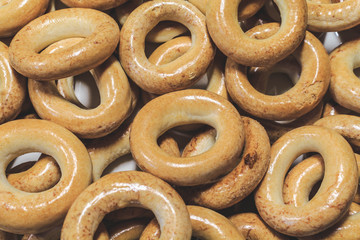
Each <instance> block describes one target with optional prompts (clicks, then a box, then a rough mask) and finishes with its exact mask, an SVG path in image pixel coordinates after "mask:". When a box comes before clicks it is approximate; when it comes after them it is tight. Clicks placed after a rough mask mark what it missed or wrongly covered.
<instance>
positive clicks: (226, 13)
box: [206, 0, 307, 66]
mask: <svg viewBox="0 0 360 240" xmlns="http://www.w3.org/2000/svg"><path fill="white" fill-rule="evenodd" d="M240 2H241V0H212V1H209V2H208V5H207V8H206V22H207V26H208V29H209V33H210V35H211V38H212V40H213V41H214V42H215V44H216V46H217V47H218V48H219V49H220V50H221V51H222V52H223V53H224V54H225V55H226V56H228V57H229V58H231V59H233V60H234V61H235V62H237V63H239V64H242V65H245V66H266V65H269V64H271V63H274V62H278V61H280V60H282V59H284V58H285V57H286V56H288V55H289V54H290V53H292V52H293V51H294V50H295V49H296V48H297V47H298V46H299V45H300V43H301V41H302V40H303V39H304V36H305V30H306V26H307V25H306V22H307V8H306V2H305V0H292V1H284V0H276V3H277V5H278V7H279V8H280V11H281V13H282V15H283V16H282V17H283V19H284V21H283V22H282V24H281V27H280V29H279V31H277V32H276V33H275V34H274V35H272V36H269V38H266V39H260V40H259V39H253V38H249V37H248V36H246V35H245V34H244V32H243V30H242V29H241V28H240V26H239V23H238V16H237V14H238V12H237V9H238V5H239V4H240Z"/></svg>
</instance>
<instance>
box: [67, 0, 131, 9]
mask: <svg viewBox="0 0 360 240" xmlns="http://www.w3.org/2000/svg"><path fill="white" fill-rule="evenodd" d="M127 1H128V0H105V1H104V0H101V1H100V0H92V1H85V0H61V2H63V3H64V4H65V5H66V6H68V7H71V8H92V9H97V10H109V9H111V8H115V7H117V6H120V5H121V4H124V3H125V2H127Z"/></svg>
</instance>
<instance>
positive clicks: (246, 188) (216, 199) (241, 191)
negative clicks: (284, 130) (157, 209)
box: [179, 117, 270, 209]
mask: <svg viewBox="0 0 360 240" xmlns="http://www.w3.org/2000/svg"><path fill="white" fill-rule="evenodd" d="M242 121H243V124H244V128H245V147H244V150H243V153H242V157H241V160H240V163H239V164H238V165H237V166H236V167H235V168H234V169H233V170H232V171H231V172H230V173H229V174H227V175H226V176H224V177H223V178H222V179H220V180H219V181H218V182H216V183H214V184H211V185H205V186H199V187H193V188H182V189H180V190H179V191H180V194H181V195H182V196H183V198H184V200H185V202H190V203H191V204H197V205H200V206H204V207H208V208H211V209H224V208H227V207H230V206H232V205H234V204H236V203H238V202H240V201H241V200H243V199H244V198H245V197H247V196H248V195H249V194H250V193H251V192H252V191H253V190H254V189H255V188H256V186H257V185H258V184H259V183H260V181H261V180H262V178H263V177H264V175H265V173H266V170H267V168H268V166H269V158H270V142H269V138H268V136H267V134H266V131H265V129H264V128H263V127H262V126H261V125H260V124H259V123H258V122H256V121H255V120H253V119H251V118H248V117H242ZM215 136H216V132H215V131H214V129H211V130H210V131H207V132H205V133H203V134H200V135H197V136H195V137H194V138H192V139H191V141H190V142H189V144H188V145H186V147H185V149H184V151H183V155H182V157H191V156H195V155H197V154H200V153H202V152H205V151H206V150H208V149H209V148H211V146H212V145H213V143H214V142H215V141H216V140H215ZM207 138H212V139H210V140H208V139H207ZM203 142H205V143H203Z"/></svg>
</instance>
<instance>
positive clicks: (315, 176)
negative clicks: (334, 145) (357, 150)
mask: <svg viewBox="0 0 360 240" xmlns="http://www.w3.org/2000/svg"><path fill="white" fill-rule="evenodd" d="M356 160H357V164H358V166H359V163H360V156H359V155H357V156H356ZM323 176H324V163H323V160H322V158H321V157H320V156H319V155H315V156H312V157H310V158H307V159H305V160H303V161H302V162H300V163H299V164H297V165H296V166H295V167H294V168H292V169H291V171H290V172H289V174H288V175H287V177H286V179H285V185H284V189H283V196H284V201H285V202H286V203H287V204H292V205H294V206H301V205H304V204H306V203H307V202H308V201H309V195H310V192H311V190H312V189H313V187H314V185H315V184H316V183H317V182H319V181H321V179H322V178H323ZM354 211H355V212H354ZM359 220H360V206H359V205H357V204H356V203H351V205H350V209H349V213H348V214H346V215H345V216H344V217H343V218H342V219H339V221H338V223H336V224H335V225H334V226H332V227H331V228H329V229H327V230H325V231H324V232H321V233H319V234H316V235H313V236H311V237H309V238H306V237H305V238H301V239H304V240H305V239H327V240H330V239H356V238H357V237H358V236H359V234H360V222H359Z"/></svg>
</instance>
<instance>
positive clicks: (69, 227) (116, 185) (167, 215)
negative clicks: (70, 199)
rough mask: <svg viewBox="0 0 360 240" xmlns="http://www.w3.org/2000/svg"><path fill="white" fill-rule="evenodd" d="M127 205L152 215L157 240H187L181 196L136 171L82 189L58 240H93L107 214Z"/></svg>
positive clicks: (188, 226)
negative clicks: (157, 227)
mask: <svg viewBox="0 0 360 240" xmlns="http://www.w3.org/2000/svg"><path fill="white" fill-rule="evenodd" d="M129 206H137V207H145V208H147V209H150V210H152V211H153V212H154V214H155V216H156V218H157V219H158V220H159V222H160V225H161V237H160V239H163V240H165V239H179V240H180V239H184V240H185V239H189V240H190V237H191V222H190V217H189V213H188V211H187V209H186V205H185V203H184V202H183V200H182V199H181V197H180V196H179V195H178V194H177V192H176V191H175V190H174V189H173V188H171V186H170V185H169V184H167V183H166V182H164V181H162V180H161V179H159V178H157V177H154V176H153V175H151V174H148V173H144V172H136V171H127V172H117V173H111V174H108V175H106V176H104V177H102V178H101V179H99V180H98V181H96V182H94V183H93V184H92V185H90V186H89V187H88V188H87V189H85V191H83V192H82V193H81V194H80V196H79V197H78V198H77V199H76V200H75V202H74V203H73V205H72V206H71V208H70V210H69V212H68V214H67V216H66V218H65V221H64V225H63V228H62V232H61V239H63V240H72V239H83V240H85V239H89V240H90V239H93V235H94V233H95V230H96V226H97V225H98V224H99V223H100V221H101V220H102V219H103V217H104V216H105V214H106V213H109V212H111V211H114V210H116V209H119V208H124V207H129Z"/></svg>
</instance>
